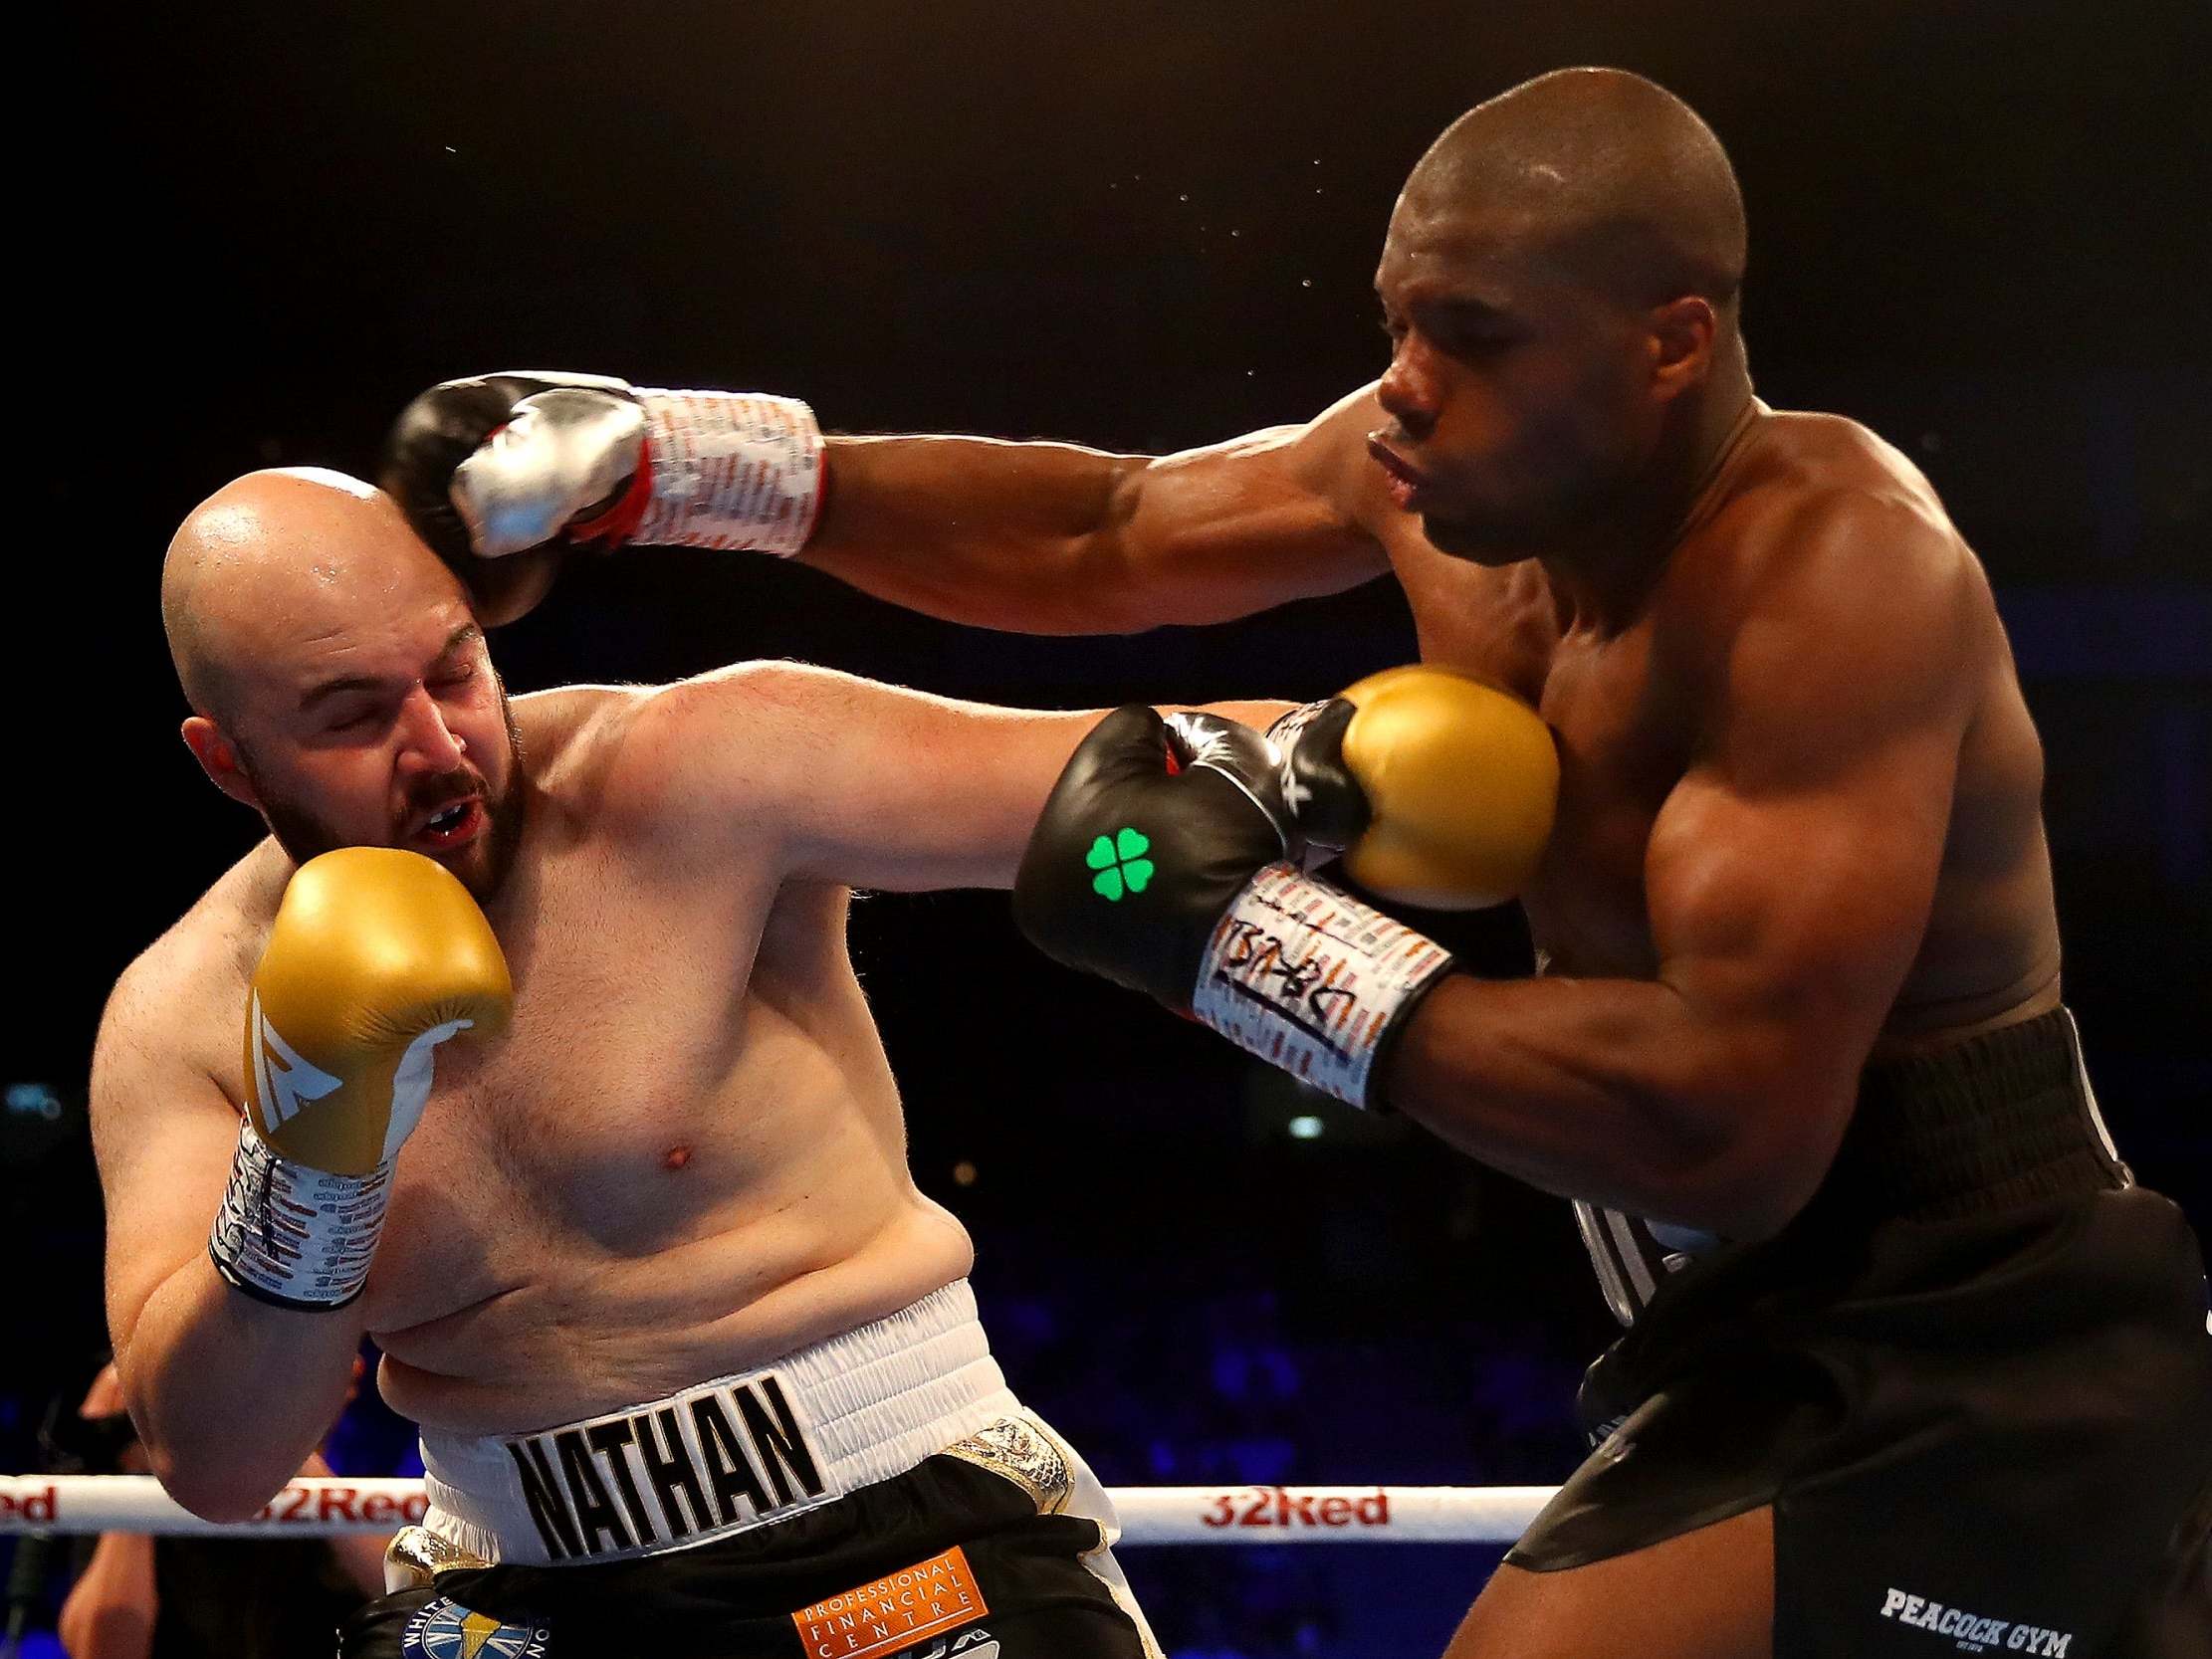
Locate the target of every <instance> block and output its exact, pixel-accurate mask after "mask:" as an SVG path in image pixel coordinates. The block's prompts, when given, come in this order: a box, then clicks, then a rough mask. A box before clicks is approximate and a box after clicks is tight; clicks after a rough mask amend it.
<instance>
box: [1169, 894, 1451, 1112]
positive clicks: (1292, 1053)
mask: <svg viewBox="0 0 2212 1659" xmlns="http://www.w3.org/2000/svg"><path fill="white" fill-rule="evenodd" d="M1450 966H1451V954H1450V952H1449V951H1447V950H1445V949H1444V947H1443V946H1442V945H1440V944H1438V943H1437V942H1436V940H1434V939H1432V938H1428V937H1425V936H1424V935H1423V934H1421V933H1416V932H1415V931H1414V930H1413V929H1411V928H1409V927H1407V926H1406V925H1405V924H1404V923H1402V922H1399V921H1396V920H1395V919H1393V918H1391V917H1388V916H1385V915H1384V914H1383V913H1382V912H1381V911H1378V910H1374V909H1371V908H1370V907H1368V906H1366V905H1363V904H1361V903H1360V902H1359V901H1358V900H1357V899H1354V898H1353V897H1352V896H1351V895H1349V894H1347V893H1341V892H1339V891H1338V890H1337V889H1335V888H1333V887H1330V886H1329V885H1328V884H1327V883H1325V882H1317V881H1315V880H1313V879H1312V878H1311V877H1309V876H1306V875H1303V874H1301V873H1300V872H1299V871H1298V870H1297V869H1295V868H1294V867H1292V866H1291V865H1288V864H1271V865H1268V866H1267V867H1266V868H1265V869H1263V870H1261V871H1260V872H1259V873H1258V874H1257V875H1255V876H1254V877H1253V878H1252V879H1251V880H1250V881H1249V882H1248V883H1246V884H1245V886H1244V889H1243V891H1242V892H1240V893H1239V894H1238V895H1237V896H1236V899H1235V901H1234V902H1233V903H1232V904H1231V905H1230V906H1229V908H1228V909H1227V911H1226V912H1224V913H1223V914H1222V917H1221V920H1220V922H1219V923H1218V924H1217V926H1216V928H1215V930H1214V934H1213V937H1212V939H1211V940H1210V941H1209V943H1208V945H1207V950H1206V955H1205V957H1204V958H1203V959H1202V961H1201V963H1200V966H1199V977H1198V985H1197V987H1196V989H1195V990H1194V992H1193V994H1192V998H1191V1011H1192V1013H1193V1014H1195V1015H1196V1016H1197V1017H1198V1018H1199V1020H1200V1021H1202V1022H1203V1023H1204V1024H1207V1025H1210V1026H1212V1027H1213V1028H1214V1029H1215V1030H1216V1031H1218V1032H1219V1033H1221V1035H1222V1036H1224V1037H1226V1038H1228V1039H1229V1041H1231V1042H1233V1043H1235V1044H1237V1045H1238V1046H1239V1047H1241V1048H1244V1049H1248V1050H1250V1051H1251V1052H1252V1053H1253V1054H1256V1055H1258V1056H1259V1057H1260V1058H1261V1059H1262V1060H1265V1061H1268V1062H1269V1063H1270V1064H1273V1065H1276V1066H1280V1067H1281V1068H1282V1069H1283V1070H1284V1071H1286V1072H1288V1073H1290V1074H1291V1075H1292V1076H1293V1077H1296V1078H1299V1079H1301V1080H1303V1081H1304V1082H1307V1083H1310V1084H1312V1085H1313V1086H1314V1087H1315V1088H1317V1089H1320V1090H1322V1091H1323V1092H1324V1093H1327V1094H1331V1095H1334V1096H1335V1097H1336V1098H1337V1099H1338V1100H1340V1101H1344V1102H1347V1103H1349V1104H1350V1105H1352V1106H1358V1107H1366V1106H1368V1105H1370V1104H1373V1100H1372V1097H1373V1092H1374V1090H1375V1089H1376V1087H1377V1085H1378V1080H1377V1077H1376V1061H1377V1059H1378V1057H1379V1056H1381V1054H1382V1053H1383V1051H1384V1048H1385V1046H1386V1044H1387V1042H1388V1041H1389V1039H1390V1037H1391V1036H1392V1034H1393V1033H1394V1032H1396V1031H1397V1030H1398V1029H1399V1028H1400V1027H1401V1026H1403V1024H1404V1023H1405V1020H1406V1019H1407V1017H1408V1016H1409V1015H1411V1014H1412V1012H1413V1010H1414V1008H1415V1006H1416V1005H1417V1004H1418V1003H1419V1002H1420V1000H1421V998H1422V996H1423V994H1424V993H1425V992H1426V991H1427V990H1428V989H1429V988H1430V987H1431V986H1432V985H1434V984H1435V983H1436V982H1437V981H1438V979H1439V978H1441V977H1442V976H1443V974H1444V972H1445V971H1446V970H1447V969H1448V968H1449V967H1450Z"/></svg>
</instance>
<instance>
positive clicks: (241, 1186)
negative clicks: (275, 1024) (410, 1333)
mask: <svg viewBox="0 0 2212 1659" xmlns="http://www.w3.org/2000/svg"><path fill="white" fill-rule="evenodd" d="M392 1162H393V1160H392V1159H390V1158H386V1159H384V1161H383V1162H381V1163H379V1164H378V1165H377V1166H376V1167H375V1168H373V1169H371V1170H370V1171H369V1172H368V1173H367V1174H365V1175H333V1174H332V1173H331V1172H330V1171H329V1170H327V1169H311V1168H309V1167H308V1166H307V1165H306V1164H304V1163H294V1162H293V1161H292V1160H291V1159H290V1158H284V1157H279V1156H278V1155H277V1154H276V1153H275V1152H273V1151H271V1150H270V1149H269V1142H268V1141H264V1140H262V1138H261V1137H260V1135H258V1134H257V1133H255V1130H254V1127H253V1125H252V1123H251V1122H247V1123H241V1124H240V1125H239V1126H238V1152H237V1155H236V1156H234V1157H233V1158H232V1159H231V1166H230V1183H229V1184H228V1185H227V1186H225V1187H224V1188H223V1207H222V1208H221V1209H219V1210H218V1211H216V1213H215V1229H214V1231H213V1232H212V1233H210V1234H209V1235H208V1240H207V1253H208V1255H209V1257H211V1258H212V1259H213V1261H214V1263H215V1271H216V1272H218V1273H220V1274H221V1275H222V1276H223V1278H224V1279H225V1280H226V1281H227V1282H228V1283H230V1284H231V1285H233V1286H235V1287H236V1288H238V1289H239V1290H242V1291H244V1292H245V1293H246V1294H247V1295H248V1296H250V1297H253V1298H254V1299H255V1300H256V1301H258V1302H267V1303H271V1304H273V1305H275V1306H276V1307H279V1308H299V1309H306V1310H310V1311H313V1312H319V1313H320V1312H328V1311H329V1310H331V1309H333V1308H342V1307H344V1306H345V1304H347V1303H348V1302H350V1301H352V1300H353V1299H354V1298H355V1297H357V1296H359V1295H360V1294H361V1287H362V1286H363V1285H364V1284H366V1283H367V1282H368V1261H369V1257H371V1256H372V1255H374V1254H375V1252H376V1240H377V1238H378V1236H379V1235H380V1234H382V1232H383V1230H384V1205H385V1203H386V1202H387V1200H389V1198H390V1197H391V1171H392Z"/></svg>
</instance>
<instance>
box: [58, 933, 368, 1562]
mask: <svg viewBox="0 0 2212 1659" xmlns="http://www.w3.org/2000/svg"><path fill="white" fill-rule="evenodd" d="M150 960H151V959H150V958H141V960H140V961H139V962H138V963H137V964H134V965H133V966H132V967H131V968H130V969H129V970H128V971H127V972H126V973H125V974H124V975H123V977H122V979H121V981H120V982H118V984H117V985H116V988H115V992H114V995H113V997H112V998H111V1000H110V1002H109V1005H108V1011H107V1014H106V1015H105V1017H104V1018H103V1019H102V1021H101V1031H100V1040H99V1044H98V1047H97V1048H96V1049H95V1051H94V1056H93V1086H92V1117H93V1145H94V1150H95V1151H96V1153H97V1154H98V1156H99V1160H100V1177H101V1186H102V1189H103V1191H104V1193H105V1195H106V1199H107V1209H108V1326H109V1331H110V1334H111V1336H112V1338H113V1340H114V1346H115V1365H116V1368H117V1370H118V1371H119V1372H120V1374H121V1378H122V1387H123V1396H124V1398H126V1399H127V1400H129V1402H130V1413H131V1417H132V1420H133V1421H134V1422H135V1423H136V1425H137V1429H138V1435H139V1438H140V1440H141V1441H142V1442H143V1444H144V1446H145V1448H146V1453H147V1456H148V1457H149V1459H150V1460H151V1462H152V1466H153V1472H154V1473H155V1474H156V1475H158V1476H159V1477H160V1479H161V1484H162V1485H163V1486H165V1487H166V1488H167V1489H168V1490H169V1493H170V1495H171V1496H173V1497H174V1498H175V1499H176V1500H177V1501H178V1502H179V1503H181V1504H183V1505H184V1506H185V1508H187V1509H189V1510H192V1511H194V1512H195V1513H197V1514H200V1515H204V1516H206V1517H208V1518H209V1519H211V1520H236V1519H238V1518H240V1517H242V1516H246V1515H250V1514H252V1513H253V1512H254V1511H255V1510H256V1509H258V1508H259V1507H260V1506H261V1505H262V1504H263V1503H265V1502H267V1501H268V1499H269V1497H270V1495H271V1494H272V1493H274V1492H276V1491H277V1489H278V1488H280V1487H282V1486H283V1485H284V1484H285V1482H286V1481H288V1480H290V1479H291V1478H292V1474H293V1471H294V1470H296V1469H298V1468H299V1467H300V1466H301V1464H302V1463H303V1462H305V1461H306V1459H307V1457H308V1455H309V1453H311V1452H312V1451H314V1449H315V1447H316V1445H317V1443H318V1442H319V1441H320V1440H321V1439H322V1438H323V1436H324V1434H325V1432H326V1431H327V1430H328V1429H329V1428H330V1426H331V1423H332V1421H333V1420H334V1419H335V1418H336V1416H337V1413H338V1410H339V1408H340V1407H341V1406H342V1404H343V1402H344V1396H345V1386H346V1381H347V1379H348V1377H349V1376H350V1374H351V1368H352V1360H353V1352H354V1349H355V1348H357V1347H358V1345H359V1342H360V1338H361V1334H362V1330H363V1327H362V1326H361V1324H360V1322H359V1321H358V1320H357V1319H356V1318H355V1317H354V1315H353V1312H352V1310H350V1309H340V1310H338V1311H337V1312H335V1313H330V1314H320V1313H318V1314H309V1313H295V1312H291V1311H288V1310H285V1309H280V1308H274V1307H270V1306H268V1305H267V1304H264V1303H260V1302H256V1301H254V1300H253V1299H252V1298H250V1297H248V1296H246V1295H244V1294H243V1293H242V1292H239V1291H236V1290H233V1289H232V1288H231V1287H230V1286H228V1285H226V1284H225V1283H224V1282H223V1280H222V1278H221V1277H220V1276H219V1275H218V1274H217V1273H216V1271H215V1268H214V1265H213V1264H212V1263H211V1262H210V1261H209V1260H208V1256H207V1235H208V1228H209V1226H210V1225H211V1224H212V1223H213V1221H214V1218H215V1211H216V1208H217V1206H218V1204H219V1203H220V1202H221V1200H222V1195H223V1184H224V1182H225V1180H226V1179H227V1178H228V1176H229V1174H230V1163H231V1152H232V1148H233V1147H234V1146H235V1145H236V1144H237V1140H238V1122H239V1120H238V1113H237V1111H236V1110H235V1109H234V1108H233V1107H232V1105H231V1103H230V1102H229V1101H228V1100H227V1099H225V1097H224V1095H223V1092H222V1090H221V1089H220V1087H218V1085H217V1084H216V1083H215V1081H214V1079H213V1078H212V1077H211V1076H209V1075H208V1073H207V1072H206V1071H205V1070H204V1069H201V1068H200V1067H198V1066H196V1065H195V1064H194V1063H193V1061H192V1059H191V1058H190V1055H191V1048H190V1041H191V1038H190V1035H189V1034H188V1032H187V1031H186V1030H185V1029H184V1028H185V1027H187V1026H188V1025H189V1024H190V1020H189V1019H188V1018H186V1017H182V1016H183V1015H185V1014H197V1015H201V1016H205V1015H208V1014H209V1013H210V1010H208V1009H207V1008H205V1007H202V1006H198V1005H197V1003H196V1001H195V999H194V997H193V996H192V995H191V993H190V992H189V991H188V990H187V989H186V988H185V987H183V986H181V985H179V984H177V983H175V982H174V981H173V980H171V979H168V978H166V977H165V976H164V975H163V974H162V972H161V971H160V969H159V968H158V967H155V966H151V965H149V962H150ZM220 1017H222V1018H226V1019H235V1018H236V1017H237V1015H236V1013H235V1012H233V1011H230V1010H225V1011H224V1012H223V1014H222V1015H221V1016H220Z"/></svg>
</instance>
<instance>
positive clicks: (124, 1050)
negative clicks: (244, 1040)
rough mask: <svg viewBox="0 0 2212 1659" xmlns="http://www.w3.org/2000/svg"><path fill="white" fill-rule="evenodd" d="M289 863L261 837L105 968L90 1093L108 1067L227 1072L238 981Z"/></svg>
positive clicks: (233, 1055) (231, 1065)
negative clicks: (148, 938)
mask: <svg viewBox="0 0 2212 1659" xmlns="http://www.w3.org/2000/svg"><path fill="white" fill-rule="evenodd" d="M291 869H292V866H291V861H290V860H288V859H287V858H286V857H285V856H284V854H283V852H282V851H281V850H280V849H279V848H278V847H277V845H276V843H275V842H274V841H269V840H264V841H262V842H261V843H259V844H258V845H257V846H256V847H255V848H254V850H253V851H252V852H250V853H248V854H247V855H246V856H245V857H244V858H242V859H240V860H239V861H238V862H237V863H236V864H234V865H232V866H231V867H230V869H229V870H227V871H225V872H224V873H223V875H222V876H221V877H220V878H219V879H218V880H217V881H216V882H215V884H214V885H213V886H212V887H210V888H209V889H208V890H207V891H206V892H205V893H204V894H202V895H201V896H200V897H199V899H198V900H197V901H195V902H194V904H193V905H192V908H191V909H190V910H188V911H186V912H185V913H184V915H183V916H181V917H179V918H178V919H177V921H176V922H175V923H174V924H172V925H171V926H170V927H169V928H168V929H167V930H166V931H164V932H163V933H161V935H160V936H159V937H157V938H156V939H154V940H153V942H152V943H150V944H148V945H147V946H146V947H145V948H144V949H143V950H141V951H139V952H138V954H137V955H136V956H135V957H134V958H132V960H131V961H130V963H129V965H128V966H126V967H125V968H124V969H123V970H122V972H121V973H119V974H117V975H116V976H115V983H114V986H113V988H112V990H111V992H110V993H109V997H108V1005H107V1008H106V1009H105V1011H104V1012H103V1013H102V1015H101V1021H100V1034H99V1038H98V1043H97V1046H96V1049H95V1056H94V1067H93V1070H94V1078H95V1093H96V1095H97V1094H99V1093H100V1092H101V1090H100V1087H99V1085H100V1082H101V1080H102V1079H103V1078H104V1077H112V1076H114V1075H116V1074H117V1073H127V1074H130V1075H137V1074H138V1073H140V1072H142V1071H157V1072H160V1073H163V1074H166V1075H175V1074H177V1073H180V1072H181V1073H185V1074H204V1075H206V1076H210V1077H214V1078H218V1079H220V1078H225V1077H228V1076H231V1075H232V1074H233V1073H235V1071H236V1070H237V1066H238V1053H237V1030H238V1020H239V1014H240V1009H241V1008H242V1007H243V1006H244V1004H245V999H246V985H247V981H248V980H249V978H251V976H252V974H253V967H254V962H255V961H256V960H257V959H258V958H259V956H260V954H261V947H262V944H263V942H264V941H265V940H266V939H267V938H268V936H269V926H270V923H271V921H272V920H273V919H274V918H275V916H276V912H277V904H278V902H279V900H281V899H282V898H283V896H284V884H285V881H286V880H287V879H288V877H289V876H290V874H291Z"/></svg>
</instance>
